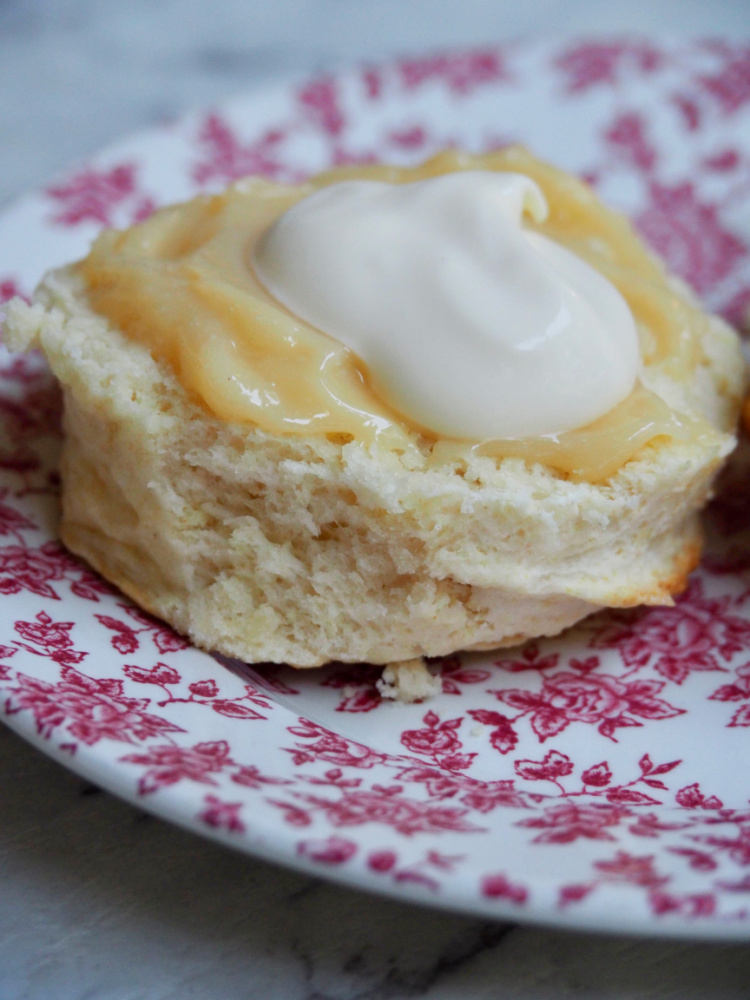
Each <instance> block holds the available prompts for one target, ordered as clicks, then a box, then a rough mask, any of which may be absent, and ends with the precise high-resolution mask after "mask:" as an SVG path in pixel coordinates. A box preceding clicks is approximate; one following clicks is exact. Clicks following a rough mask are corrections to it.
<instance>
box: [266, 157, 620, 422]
mask: <svg viewBox="0 0 750 1000" xmlns="http://www.w3.org/2000/svg"><path fill="white" fill-rule="evenodd" d="M546 216H547V203H546V201H545V198H544V195H543V193H542V191H541V189H540V188H539V186H538V185H537V184H536V183H535V182H534V181H532V180H531V179H530V178H528V177H526V176H525V175H523V174H517V173H504V172H493V171H483V170H467V171H461V172H457V173H452V174H445V175H442V176H438V177H432V178H429V179H427V180H420V181H416V182H413V183H408V184H387V183H382V182H379V181H365V180H360V181H343V182H340V183H338V184H332V185H330V186H328V187H324V188H321V189H320V190H318V191H316V192H315V193H314V194H312V195H310V196H308V197H307V198H305V199H303V200H302V201H300V202H298V203H297V204H295V205H294V206H293V207H292V208H290V209H288V210H287V211H286V212H285V213H284V214H283V215H282V216H280V218H279V219H278V220H277V221H276V222H275V223H274V224H273V225H271V226H270V227H269V229H268V230H267V231H266V232H265V233H264V234H263V236H262V237H261V239H260V240H259V241H258V242H257V244H256V247H255V251H254V254H253V261H252V264H253V267H254V270H255V272H256V275H257V276H258V278H259V280H260V281H261V282H262V283H263V284H264V285H265V287H266V288H267V289H268V291H269V292H270V293H271V294H272V295H273V296H274V297H275V298H276V299H277V300H278V301H279V302H280V303H282V304H283V305H284V306H285V307H286V308H287V309H288V310H290V311H291V312H292V313H293V314H295V315H296V316H298V317H299V318H301V319H303V320H305V321H306V322H307V323H310V324H311V325H313V326H315V327H317V328H318V329H319V330H321V331H323V332H324V333H326V334H328V335H330V336H331V337H333V338H335V339H336V340H338V341H340V342H341V343H343V344H345V345H346V346H347V347H349V348H351V349H352V350H353V351H354V352H355V353H356V354H357V355H358V356H359V357H360V358H361V359H362V361H363V362H364V363H365V365H366V367H367V370H368V374H369V377H370V379H371V380H372V384H373V387H374V388H375V390H376V391H377V392H378V394H379V395H380V396H381V398H383V399H384V400H385V401H386V402H387V403H388V404H389V405H390V406H392V407H393V408H394V409H395V410H397V411H399V412H400V413H402V414H403V415H404V416H405V417H407V418H408V419H410V420H411V421H413V422H414V423H417V424H419V425H421V426H422V427H424V428H426V429H427V430H429V431H432V432H434V433H435V434H438V435H441V436H446V437H454V438H471V439H479V440H483V439H488V438H521V437H541V436H544V435H556V434H561V433H564V432H565V431H570V430H574V429H576V428H579V427H583V426H585V425H586V424H589V423H591V422H592V421H594V420H596V419H597V418H598V417H600V416H603V415H604V414H605V413H607V412H608V411H609V410H611V409H612V408H613V407H614V406H616V405H617V404H618V403H619V402H621V401H622V400H623V399H625V398H626V397H627V396H628V395H629V394H630V392H631V391H632V390H633V387H634V385H635V382H636V379H637V375H638V370H639V365H640V361H639V347H638V336H637V331H636V326H635V322H634V319H633V316H632V314H631V312H630V309H629V308H628V306H627V304H626V302H625V300H624V299H623V297H622V296H621V295H620V293H619V292H618V291H617V289H616V288H615V287H614V286H613V285H612V284H611V283H610V282H609V281H608V280H607V279H606V278H604V277H603V275H601V274H600V273H599V272H598V271H596V270H594V268H592V267H591V266H590V265H589V264H587V263H586V262H585V261H583V260H582V259H581V258H579V257H578V256H576V255H575V254H574V253H572V252H571V251H570V250H567V249H565V248H564V247H562V246H561V245H560V244H558V243H556V242H554V241H553V240H550V239H548V238H547V237H545V236H543V235H541V234H540V233H538V232H535V231H533V230H531V229H529V228H527V227H526V226H525V225H524V223H525V222H526V221H527V220H531V221H532V222H536V223H540V222H543V221H544V219H545V218H546Z"/></svg>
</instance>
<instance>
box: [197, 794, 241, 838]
mask: <svg viewBox="0 0 750 1000" xmlns="http://www.w3.org/2000/svg"><path fill="white" fill-rule="evenodd" d="M203 801H204V802H205V803H206V808H205V809H204V810H203V812H201V813H199V814H198V819H201V820H203V822H204V823H205V824H206V825H207V826H211V827H213V828H214V829H215V830H226V831H227V832H229V833H244V832H245V829H246V828H245V824H244V823H243V822H242V820H241V819H240V811H241V809H242V803H241V802H224V801H222V799H220V798H219V797H218V796H216V795H206V796H204V798H203Z"/></svg>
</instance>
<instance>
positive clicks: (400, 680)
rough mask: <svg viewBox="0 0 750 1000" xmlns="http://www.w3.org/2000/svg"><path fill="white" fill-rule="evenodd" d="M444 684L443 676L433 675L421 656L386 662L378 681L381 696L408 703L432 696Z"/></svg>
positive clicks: (437, 692)
mask: <svg viewBox="0 0 750 1000" xmlns="http://www.w3.org/2000/svg"><path fill="white" fill-rule="evenodd" d="M442 686H443V682H442V680H441V678H440V677H433V675H432V674H431V673H430V671H429V670H428V669H427V664H426V663H425V661H424V659H423V658H422V657H421V656H418V657H417V658H416V659H414V660H400V661H398V662H396V663H388V664H386V666H385V668H384V670H383V673H382V675H381V677H380V680H379V681H378V682H377V689H378V691H379V692H380V696H381V698H388V699H390V700H392V701H403V702H407V703H409V702H414V701H424V700H425V699H426V698H432V697H434V695H436V694H440V691H441V690H442Z"/></svg>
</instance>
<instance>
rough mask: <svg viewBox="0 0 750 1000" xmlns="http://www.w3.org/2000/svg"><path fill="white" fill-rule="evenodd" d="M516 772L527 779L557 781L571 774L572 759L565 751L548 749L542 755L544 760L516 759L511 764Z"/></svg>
mask: <svg viewBox="0 0 750 1000" xmlns="http://www.w3.org/2000/svg"><path fill="white" fill-rule="evenodd" d="M513 766H514V768H515V770H516V774H517V775H518V776H519V777H520V778H526V779H527V780H528V781H555V782H556V781H557V779H558V778H562V777H564V776H565V775H566V774H571V773H572V771H573V761H572V760H571V759H570V757H568V755H567V754H565V753H560V752H559V751H557V750H550V751H548V753H546V754H545V755H544V760H517V761H514V764H513Z"/></svg>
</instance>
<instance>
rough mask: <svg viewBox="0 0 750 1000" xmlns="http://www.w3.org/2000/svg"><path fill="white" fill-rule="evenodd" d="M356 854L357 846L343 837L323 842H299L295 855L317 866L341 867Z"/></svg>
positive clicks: (329, 838) (328, 838)
mask: <svg viewBox="0 0 750 1000" xmlns="http://www.w3.org/2000/svg"><path fill="white" fill-rule="evenodd" d="M356 853H357V845H356V844H355V843H354V841H352V840H346V838H344V837H327V838H326V839H325V840H301V841H300V842H299V843H298V844H297V854H299V856H300V857H302V858H308V859H309V860H310V861H315V862H317V863H318V864H324V865H342V864H344V862H346V861H349V859H350V858H353V857H354V855H355V854H356Z"/></svg>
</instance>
